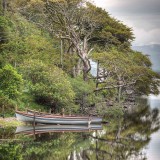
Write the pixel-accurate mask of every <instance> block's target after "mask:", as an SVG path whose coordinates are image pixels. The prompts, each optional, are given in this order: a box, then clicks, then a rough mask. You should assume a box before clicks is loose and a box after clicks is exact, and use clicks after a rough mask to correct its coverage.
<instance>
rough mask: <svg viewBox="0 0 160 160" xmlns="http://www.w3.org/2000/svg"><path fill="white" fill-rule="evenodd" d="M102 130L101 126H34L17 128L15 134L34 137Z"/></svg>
mask: <svg viewBox="0 0 160 160" xmlns="http://www.w3.org/2000/svg"><path fill="white" fill-rule="evenodd" d="M95 130H102V125H101V124H91V125H90V126H87V125H86V126H85V125H36V126H32V125H30V126H18V127H17V129H16V134H25V135H35V134H42V133H51V132H87V131H88V132H89V131H95Z"/></svg>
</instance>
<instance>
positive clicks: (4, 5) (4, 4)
mask: <svg viewBox="0 0 160 160" xmlns="http://www.w3.org/2000/svg"><path fill="white" fill-rule="evenodd" d="M2 8H3V14H4V13H5V10H6V8H7V0H2Z"/></svg>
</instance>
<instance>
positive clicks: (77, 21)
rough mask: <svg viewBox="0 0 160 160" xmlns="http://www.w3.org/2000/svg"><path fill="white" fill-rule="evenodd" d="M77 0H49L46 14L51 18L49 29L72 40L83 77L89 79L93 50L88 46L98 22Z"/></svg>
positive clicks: (63, 37) (65, 38)
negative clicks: (81, 67)
mask: <svg viewBox="0 0 160 160" xmlns="http://www.w3.org/2000/svg"><path fill="white" fill-rule="evenodd" d="M75 2H76V1H74V0H71V1H65V2H64V1H62V2H60V1H56V2H54V3H53V2H51V1H49V0H48V2H47V3H46V6H47V7H46V13H47V14H46V15H47V16H48V19H49V23H48V24H49V26H48V28H49V30H50V31H51V32H52V33H53V34H54V35H55V36H57V37H59V38H60V39H64V40H67V41H70V42H71V44H73V46H74V47H75V49H76V51H77V55H78V56H79V58H80V59H81V61H82V64H83V69H82V71H83V79H84V81H87V80H88V73H89V71H90V70H91V65H90V61H89V53H90V52H91V51H92V48H90V47H88V42H89V40H90V38H91V36H92V33H93V31H94V30H95V28H96V23H95V21H94V20H93V21H92V20H91V17H88V16H87V14H88V13H87V8H85V7H84V6H83V5H79V4H80V0H77V3H75ZM73 3H75V5H73ZM70 6H71V7H70ZM82 11H83V12H82ZM85 12H86V13H85Z"/></svg>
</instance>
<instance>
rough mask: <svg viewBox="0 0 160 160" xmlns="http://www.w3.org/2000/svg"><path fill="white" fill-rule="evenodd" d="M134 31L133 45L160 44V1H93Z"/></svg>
mask: <svg viewBox="0 0 160 160" xmlns="http://www.w3.org/2000/svg"><path fill="white" fill-rule="evenodd" d="M93 1H94V2H95V5H96V6H99V7H102V8H105V9H106V11H108V12H109V14H110V15H111V16H112V17H115V18H116V19H118V20H120V21H122V22H123V23H124V24H126V25H127V26H129V27H131V28H132V29H133V32H134V34H135V37H136V39H135V41H134V42H133V45H148V44H160V0H123V1H120V0H93Z"/></svg>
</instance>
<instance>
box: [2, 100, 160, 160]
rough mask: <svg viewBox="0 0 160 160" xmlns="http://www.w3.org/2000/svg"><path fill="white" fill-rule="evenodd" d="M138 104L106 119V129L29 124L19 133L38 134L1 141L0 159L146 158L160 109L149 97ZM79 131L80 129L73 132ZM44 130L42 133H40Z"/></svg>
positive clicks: (76, 159) (115, 159) (128, 159)
mask: <svg viewBox="0 0 160 160" xmlns="http://www.w3.org/2000/svg"><path fill="white" fill-rule="evenodd" d="M139 104H140V105H139V106H137V107H133V108H131V109H130V110H129V112H127V114H126V116H125V117H124V118H121V119H116V120H113V119H110V120H107V121H110V123H109V124H107V125H104V126H103V130H98V129H100V127H101V126H92V127H93V128H92V129H88V126H83V127H82V126H78V127H81V128H82V130H79V128H76V127H75V126H74V127H73V126H72V127H69V128H68V129H67V128H63V127H64V126H57V128H56V131H58V132H59V133H57V132H56V131H55V128H54V129H53V127H52V126H50V127H48V128H47V129H46V126H45V125H44V126H39V127H38V126H37V128H35V131H33V127H30V126H25V127H22V128H19V129H18V130H17V132H19V133H22V132H23V133H27V134H28V133H29V134H33V132H35V133H37V134H35V139H34V138H33V137H32V136H28V135H25V134H18V135H17V134H16V135H15V138H16V139H17V140H18V141H15V140H14V141H13V140H11V141H10V142H9V141H7V142H1V144H0V159H3V160H5V159H6V160H8V159H11V160H12V159H16V160H19V159H24V160H30V159H34V160H52V159H54V160H63V159H68V160H79V159H82V160H103V159H104V160H107V159H109V160H130V159H137V160H138V159H147V158H148V157H150V155H148V153H149V152H151V153H154V151H153V150H152V149H151V150H145V148H146V146H148V147H149V148H150V147H151V148H153V146H150V145H152V143H154V145H156V144H155V143H156V141H153V140H152V139H151V138H153V136H156V137H157V136H158V135H157V134H155V133H157V131H158V130H159V127H160V124H159V110H158V109H156V108H154V109H151V107H150V106H149V104H150V103H149V102H148V101H147V99H140V100H139ZM29 127H30V128H29ZM94 127H95V128H94ZM72 129H73V130H72ZM46 130H47V131H46ZM77 130H79V131H80V132H72V131H77ZM42 131H43V133H41V134H40V132H42ZM48 131H49V132H48ZM61 131H62V132H61ZM84 131H87V132H84ZM14 132H15V130H14ZM46 132H47V133H46ZM1 133H2V132H1ZM4 133H6V132H4ZM7 134H8V135H11V137H13V130H10V133H6V135H7ZM3 136H5V135H3ZM0 138H2V136H1V137H0ZM3 138H4V137H3ZM157 145H158V147H157V146H155V147H157V148H159V144H157ZM146 151H148V152H146ZM156 153H157V152H156ZM152 157H153V156H152ZM154 160H155V159H154Z"/></svg>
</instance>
